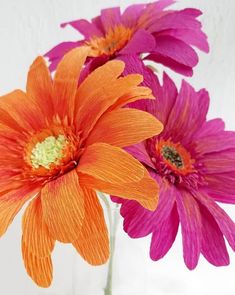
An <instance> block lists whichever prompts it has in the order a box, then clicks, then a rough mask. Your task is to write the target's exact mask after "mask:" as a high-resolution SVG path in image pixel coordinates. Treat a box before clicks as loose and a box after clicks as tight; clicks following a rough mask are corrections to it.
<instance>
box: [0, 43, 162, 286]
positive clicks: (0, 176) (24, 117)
mask: <svg viewBox="0 0 235 295" xmlns="http://www.w3.org/2000/svg"><path fill="white" fill-rule="evenodd" d="M87 55H88V51H87V49H85V48H80V49H74V50H72V51H71V52H70V53H69V54H67V55H65V57H64V58H63V60H62V61H61V62H60V64H59V66H58V68H57V71H56V73H55V77H54V80H53V81H52V79H51V77H50V73H49V70H48V68H47V67H46V64H45V61H44V59H43V58H42V57H38V58H37V59H36V60H35V61H34V63H33V65H32V66H31V68H30V70H29V74H28V80H27V91H26V93H24V92H22V91H20V90H16V91H14V92H12V93H10V94H8V95H5V96H3V97H1V99H0V184H1V186H0V187H1V189H0V235H3V234H4V233H5V231H6V230H7V228H8V226H9V225H10V223H11V222H12V220H13V219H14V217H15V215H16V214H17V213H18V211H19V210H20V209H21V208H22V206H23V205H24V204H25V203H26V202H27V201H28V200H29V199H30V198H33V199H32V201H31V202H30V204H29V205H28V207H27V209H26V211H25V213H24V216H23V224H22V226H23V237H22V253H23V259H24V263H25V267H26V270H27V272H28V274H29V275H30V276H31V277H32V279H33V280H34V281H35V282H36V283H37V284H38V285H40V286H42V287H47V286H49V285H50V283H51V280H52V262H51V252H52V250H53V247H54V244H55V241H56V240H58V241H60V242H63V243H72V244H73V246H74V247H75V248H76V249H77V251H78V252H79V253H80V255H81V256H82V257H83V258H84V259H85V260H86V261H87V262H88V263H90V264H92V265H99V264H103V263H105V262H106V261H107V259H108V257H109V240H108V233H107V228H106V224H105V220H104V214H103V210H102V207H101V205H100V203H99V200H98V198H97V195H96V192H95V191H96V190H99V191H103V192H106V193H110V194H111V193H112V194H115V195H118V196H120V197H123V198H127V199H132V200H136V201H138V202H139V203H141V204H142V205H143V206H144V207H146V208H148V209H150V210H154V209H155V208H156V205H157V199H158V187H157V185H156V183H155V181H153V180H152V179H151V178H150V176H149V174H148V173H147V171H146V170H145V168H144V167H143V166H142V165H141V164H140V163H139V162H138V161H137V160H135V159H134V158H133V157H132V156H130V155H129V154H128V153H126V152H125V151H124V150H122V149H121V148H122V147H125V146H128V145H131V144H134V143H137V142H139V141H142V140H144V139H146V138H148V137H151V136H153V135H155V134H158V133H159V132H160V131H161V130H162V124H161V123H160V122H158V121H157V120H156V119H155V118H154V117H153V116H152V115H150V114H148V113H145V112H142V111H139V110H134V109H127V108H125V109H122V108H121V106H122V105H124V104H126V103H128V102H131V101H135V100H138V99H140V98H142V99H144V98H149V97H150V96H151V91H150V89H148V88H146V87H139V86H138V85H139V84H140V83H141V82H142V76H140V75H129V76H126V77H120V75H121V73H122V71H123V69H124V63H123V62H121V61H110V62H108V63H107V64H105V65H104V66H102V67H100V68H98V69H97V70H95V71H94V72H93V73H91V74H90V75H89V76H88V77H87V78H86V79H85V80H84V81H83V82H82V84H81V85H80V86H79V88H77V85H78V79H79V75H80V72H81V70H82V68H83V66H84V62H85V60H86V58H87Z"/></svg>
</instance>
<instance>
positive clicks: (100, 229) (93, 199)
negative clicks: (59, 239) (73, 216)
mask: <svg viewBox="0 0 235 295" xmlns="http://www.w3.org/2000/svg"><path fill="white" fill-rule="evenodd" d="M83 192H84V200H85V217H84V221H83V224H82V230H81V232H80V235H79V237H78V239H77V240H76V241H74V242H73V246H74V247H75V248H76V249H77V251H78V252H79V254H80V255H81V256H82V257H83V258H84V259H85V260H86V261H87V262H88V263H89V264H91V265H101V264H104V263H105V262H106V261H107V260H108V258H109V253H110V250H109V237H108V230H107V226H106V223H105V219H104V213H103V208H102V207H101V205H100V203H99V200H98V198H97V195H96V193H95V191H93V190H91V189H89V188H85V187H83Z"/></svg>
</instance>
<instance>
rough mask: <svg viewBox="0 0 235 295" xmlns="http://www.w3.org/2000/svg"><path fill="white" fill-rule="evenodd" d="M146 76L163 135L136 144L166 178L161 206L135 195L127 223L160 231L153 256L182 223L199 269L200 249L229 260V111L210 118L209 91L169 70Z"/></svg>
mask: <svg viewBox="0 0 235 295" xmlns="http://www.w3.org/2000/svg"><path fill="white" fill-rule="evenodd" d="M145 81H146V84H148V85H149V86H151V87H152V89H154V91H153V93H157V94H158V101H157V104H155V102H150V103H147V102H146V103H144V102H142V103H141V104H139V105H138V104H136V105H135V107H140V108H143V107H144V106H145V109H147V110H148V111H149V112H150V113H152V114H153V115H154V116H155V117H157V118H159V120H160V121H162V123H163V124H164V130H163V132H162V133H161V134H159V135H158V136H155V137H153V138H152V139H149V140H146V141H144V142H143V143H140V144H136V145H133V146H132V147H130V148H128V150H129V152H130V153H131V154H132V155H134V156H135V157H136V158H137V159H139V160H140V161H141V162H142V163H144V164H145V166H146V167H147V168H148V170H149V172H150V174H151V176H152V177H153V178H155V180H156V182H157V183H159V185H160V197H159V205H158V208H157V209H156V210H155V211H154V212H150V211H148V210H145V209H144V208H143V207H142V206H140V205H139V204H138V203H137V202H135V201H125V200H122V199H120V198H113V200H114V201H116V202H119V203H121V204H122V206H121V214H122V216H123V217H124V229H125V231H126V232H127V233H128V234H129V236H130V237H132V238H140V237H144V236H147V235H149V234H151V235H152V240H151V246H150V256H151V258H152V259H153V260H159V259H160V258H162V257H164V256H165V255H166V253H167V252H168V251H169V249H170V248H171V246H172V245H173V243H174V240H175V237H176V235H177V232H178V225H179V223H180V225H181V233H182V241H183V256H184V261H185V264H186V266H187V267H188V268H189V269H194V268H195V267H196V265H197V263H198V259H199V255H200V253H202V254H203V256H204V257H205V258H206V259H207V260H208V261H209V262H210V263H211V264H213V265H215V266H222V265H228V264H229V255H228V252H227V249H226V244H225V240H224V237H225V238H226V239H227V241H228V243H229V245H230V246H231V248H232V249H233V250H235V224H234V222H233V221H232V220H231V219H230V217H229V216H228V215H227V214H226V213H225V211H224V210H223V209H222V208H221V207H219V206H218V204H217V202H223V203H231V204H234V203H235V185H234V184H235V133H234V132H231V131H225V130H224V123H223V121H222V120H221V119H213V120H209V121H207V120H206V116H207V111H208V106H209V97H208V93H207V91H206V90H204V89H202V90H200V91H199V92H196V91H195V90H194V89H193V88H192V86H190V85H189V84H188V83H187V82H185V81H184V82H183V83H182V86H181V89H180V92H179V93H178V91H177V88H176V86H175V85H174V83H173V82H172V80H170V78H169V77H168V76H167V75H166V74H164V77H163V85H162V86H161V85H160V83H159V82H158V80H157V78H156V77H154V76H153V75H152V74H151V72H150V71H148V69H146V72H145Z"/></svg>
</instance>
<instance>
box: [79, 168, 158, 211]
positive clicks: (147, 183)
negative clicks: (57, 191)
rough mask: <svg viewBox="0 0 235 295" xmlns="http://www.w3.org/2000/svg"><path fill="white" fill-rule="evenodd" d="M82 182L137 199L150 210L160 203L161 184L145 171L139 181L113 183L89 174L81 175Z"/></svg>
mask: <svg viewBox="0 0 235 295" xmlns="http://www.w3.org/2000/svg"><path fill="white" fill-rule="evenodd" d="M80 182H81V184H82V185H83V183H84V184H85V183H86V185H87V186H88V187H90V188H92V189H95V190H96V191H102V192H104V193H107V194H112V195H116V196H119V197H121V198H124V199H127V200H136V201H137V202H138V203H139V204H141V206H143V207H144V208H146V209H148V210H152V211H153V210H155V209H156V207H157V205H158V198H159V186H158V185H157V184H156V182H155V181H154V180H153V179H152V178H151V177H150V176H149V174H148V172H147V171H145V176H144V177H143V178H142V179H141V180H140V181H139V182H130V183H128V184H127V183H119V184H113V183H110V182H105V181H102V180H99V179H96V178H94V177H91V176H88V175H80Z"/></svg>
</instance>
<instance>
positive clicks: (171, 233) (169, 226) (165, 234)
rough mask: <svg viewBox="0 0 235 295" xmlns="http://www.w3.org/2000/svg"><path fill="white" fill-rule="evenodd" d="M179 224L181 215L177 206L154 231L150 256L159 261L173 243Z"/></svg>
mask: <svg viewBox="0 0 235 295" xmlns="http://www.w3.org/2000/svg"><path fill="white" fill-rule="evenodd" d="M178 226H179V216H178V213H177V209H176V207H174V208H173V210H172V211H171V213H170V215H169V216H168V217H167V218H166V220H165V221H163V222H162V224H160V225H159V226H158V227H157V229H156V230H155V231H154V232H153V235H152V240H151V246H150V257H151V259H152V260H154V261H157V260H159V259H161V258H163V257H164V256H165V255H166V254H167V252H168V251H169V250H170V248H171V246H172V245H173V243H174V241H175V238H176V235H177V232H178Z"/></svg>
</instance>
